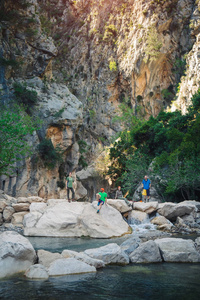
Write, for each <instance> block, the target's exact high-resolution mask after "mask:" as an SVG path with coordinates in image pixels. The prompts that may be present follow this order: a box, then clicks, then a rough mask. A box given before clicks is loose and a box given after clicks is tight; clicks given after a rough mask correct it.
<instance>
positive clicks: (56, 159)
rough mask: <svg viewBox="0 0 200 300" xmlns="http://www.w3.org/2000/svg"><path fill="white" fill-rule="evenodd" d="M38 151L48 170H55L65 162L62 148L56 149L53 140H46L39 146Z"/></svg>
mask: <svg viewBox="0 0 200 300" xmlns="http://www.w3.org/2000/svg"><path fill="white" fill-rule="evenodd" d="M37 150H38V154H39V157H40V158H41V160H42V162H43V163H44V166H45V167H46V168H48V169H53V168H55V167H56V165H57V164H58V163H61V162H62V161H63V159H62V151H61V149H60V147H59V146H57V147H56V148H54V145H53V143H52V141H51V139H47V138H44V139H43V140H42V141H41V142H40V144H39V145H38V147H37Z"/></svg>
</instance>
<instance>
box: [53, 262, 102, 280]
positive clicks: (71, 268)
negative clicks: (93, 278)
mask: <svg viewBox="0 0 200 300" xmlns="http://www.w3.org/2000/svg"><path fill="white" fill-rule="evenodd" d="M48 272H49V276H58V275H70V274H83V273H94V272H96V269H95V267H93V266H90V265H88V264H86V263H84V262H82V261H79V260H77V259H75V258H62V259H57V260H55V261H54V262H53V263H51V265H50V267H49V270H48Z"/></svg>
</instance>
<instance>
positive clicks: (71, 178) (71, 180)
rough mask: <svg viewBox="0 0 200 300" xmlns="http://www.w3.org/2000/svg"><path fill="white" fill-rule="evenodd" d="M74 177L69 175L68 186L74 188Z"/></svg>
mask: <svg viewBox="0 0 200 300" xmlns="http://www.w3.org/2000/svg"><path fill="white" fill-rule="evenodd" d="M73 181H74V179H73V177H67V187H69V188H72V187H73Z"/></svg>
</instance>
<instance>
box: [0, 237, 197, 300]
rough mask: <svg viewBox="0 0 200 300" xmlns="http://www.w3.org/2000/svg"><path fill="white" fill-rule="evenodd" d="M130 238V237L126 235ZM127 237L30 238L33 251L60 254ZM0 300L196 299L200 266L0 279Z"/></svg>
mask: <svg viewBox="0 0 200 300" xmlns="http://www.w3.org/2000/svg"><path fill="white" fill-rule="evenodd" d="M129 237H130V236H129ZM126 239H127V236H126V237H121V238H116V239H111V240H105V239H98V240H95V239H89V238H82V239H81V238H42V237H30V238H29V240H30V242H31V243H32V245H33V246H34V248H35V249H45V250H48V251H51V252H59V253H61V252H62V250H64V249H70V250H75V251H84V250H85V249H89V248H95V247H100V246H103V245H106V244H108V243H112V242H116V243H118V244H121V243H122V242H123V241H124V240H126ZM0 299H3V300H4V299H9V300H12V299H14V300H15V299H16V300H18V299H20V300H27V299H31V300H37V299H44V300H86V299H87V300H88V299H89V300H90V299H91V300H93V299H94V300H95V299H105V300H114V299H123V300H129V299H130V300H142V299H150V300H151V299H154V300H155V299H161V300H165V299H166V300H179V299H180V300H197V299H198V300H199V299H200V264H190V263H187V264H186V263H158V264H130V265H128V266H107V267H105V268H103V269H100V270H98V271H97V272H96V274H83V275H70V276H61V277H50V278H49V279H48V280H44V281H42V280H30V279H27V278H25V277H24V276H23V274H21V275H19V274H18V275H17V276H13V277H10V278H4V279H1V280H0Z"/></svg>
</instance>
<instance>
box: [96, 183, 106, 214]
mask: <svg viewBox="0 0 200 300" xmlns="http://www.w3.org/2000/svg"><path fill="white" fill-rule="evenodd" d="M96 197H97V201H98V204H97V206H99V208H98V210H97V213H99V212H100V209H101V207H102V205H104V203H106V205H107V194H106V193H105V192H104V188H101V192H99V193H98V194H96Z"/></svg>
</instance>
